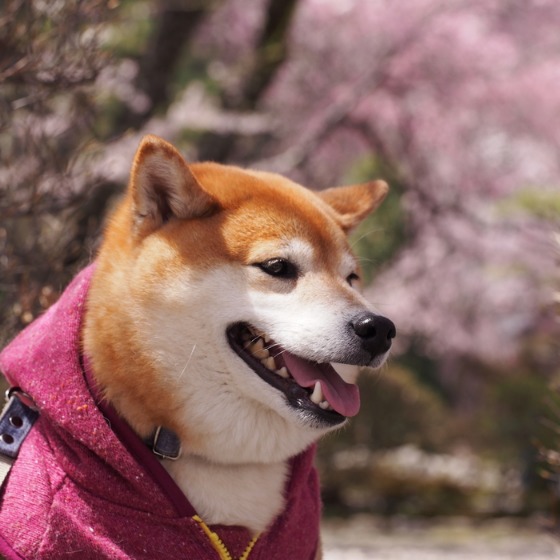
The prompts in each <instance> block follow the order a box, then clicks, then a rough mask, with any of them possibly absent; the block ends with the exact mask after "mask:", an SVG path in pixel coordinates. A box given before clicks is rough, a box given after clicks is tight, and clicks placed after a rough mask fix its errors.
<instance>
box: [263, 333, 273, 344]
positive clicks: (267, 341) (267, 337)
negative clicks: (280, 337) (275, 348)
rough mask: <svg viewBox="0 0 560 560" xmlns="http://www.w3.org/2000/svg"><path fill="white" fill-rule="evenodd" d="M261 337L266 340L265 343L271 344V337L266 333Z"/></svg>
mask: <svg viewBox="0 0 560 560" xmlns="http://www.w3.org/2000/svg"><path fill="white" fill-rule="evenodd" d="M261 336H262V337H263V338H264V341H265V342H266V343H267V344H268V343H269V342H270V340H271V339H270V336H268V335H267V334H266V333H262V334H261Z"/></svg>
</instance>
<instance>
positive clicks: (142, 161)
mask: <svg viewBox="0 0 560 560" xmlns="http://www.w3.org/2000/svg"><path fill="white" fill-rule="evenodd" d="M128 188H129V193H130V195H131V197H132V205H133V212H134V226H135V228H136V232H137V233H138V234H139V235H140V236H141V237H144V236H146V235H148V234H150V233H152V232H153V231H155V230H156V229H158V228H159V227H161V226H162V225H163V224H165V223H167V222H168V221H170V220H172V219H174V218H177V219H182V220H188V219H192V218H201V217H203V216H207V215H210V214H212V213H213V212H215V211H216V210H217V209H218V202H217V201H216V200H215V199H214V198H213V197H212V196H211V195H210V194H208V193H207V192H206V191H205V190H204V189H203V188H202V186H201V185H200V183H199V182H198V181H197V179H196V177H195V176H194V175H193V173H192V171H191V170H190V168H189V166H188V165H187V162H186V161H185V160H184V159H183V157H182V156H181V154H180V153H179V152H178V151H177V150H176V149H175V148H174V147H173V146H172V145H171V144H169V142H166V141H165V140H162V139H161V138H159V137H157V136H153V135H148V136H145V137H144V138H142V141H141V142H140V146H139V147H138V150H137V151H136V155H135V156H134V162H133V164H132V172H131V176H130V183H129V187H128Z"/></svg>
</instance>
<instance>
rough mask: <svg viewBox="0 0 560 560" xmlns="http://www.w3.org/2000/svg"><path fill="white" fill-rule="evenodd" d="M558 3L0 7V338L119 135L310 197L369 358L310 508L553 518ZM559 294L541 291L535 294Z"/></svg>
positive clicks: (52, 274)
mask: <svg viewBox="0 0 560 560" xmlns="http://www.w3.org/2000/svg"><path fill="white" fill-rule="evenodd" d="M559 29H560V2H558V0H410V1H407V2H398V1H396V0H210V1H203V0H182V1H179V0H177V1H175V0H164V1H156V0H151V1H150V0H120V1H119V0H105V1H101V0H78V1H70V0H3V1H0V344H1V345H3V344H5V343H6V342H7V341H8V340H9V339H10V338H11V337H12V336H13V335H14V334H16V333H17V332H18V331H19V330H20V329H22V328H23V327H25V325H26V324H28V323H29V322H30V321H32V320H33V319H34V318H35V317H36V316H37V315H39V314H40V313H42V312H43V311H44V310H45V309H46V308H47V307H48V306H49V305H51V304H52V303H53V302H54V301H55V300H56V299H57V297H58V296H59V294H60V293H61V291H62V290H63V288H64V286H65V285H66V283H67V282H68V280H69V279H70V278H71V277H72V276H73V275H74V274H75V272H76V271H77V270H79V269H80V268H81V267H82V266H84V265H85V264H86V263H88V262H90V260H91V259H93V258H94V256H95V248H96V245H97V243H98V240H99V237H100V234H101V232H102V227H103V222H104V219H105V217H106V215H107V213H108V211H109V210H110V208H111V207H112V205H113V204H114V203H115V201H116V200H117V198H118V196H119V195H120V193H122V191H123V188H124V186H125V185H126V182H127V176H128V172H129V168H130V163H131V159H132V156H133V153H134V150H135V148H136V146H137V144H138V142H139V139H140V138H141V136H142V135H143V134H145V133H154V134H158V135H161V136H163V137H164V138H166V139H167V140H169V141H171V142H173V143H174V144H176V145H177V146H178V147H179V148H180V150H181V151H182V152H183V153H184V154H185V156H186V157H187V158H188V159H190V160H201V159H212V160H217V161H221V162H227V163H234V164H238V165H242V166H250V167H256V168H261V169H267V170H272V171H277V172H280V173H283V174H286V175H288V176H289V177H291V178H293V179H295V180H297V181H299V182H301V183H303V184H305V185H306V186H309V187H310V188H312V189H322V188H325V187H330V186H334V185H338V184H346V183H352V182H358V181H365V180H368V179H371V178H376V177H381V178H384V179H386V180H387V181H388V182H389V183H390V184H391V187H392V190H391V193H390V195H389V197H388V199H387V200H386V201H385V203H384V205H383V206H382V208H381V209H380V210H379V212H378V213H377V214H376V215H374V216H373V217H371V218H370V219H368V220H367V221H366V222H365V223H364V224H363V225H362V227H360V229H359V230H358V231H357V232H356V233H355V234H354V236H353V246H354V247H355V249H356V251H357V252H358V253H359V255H360V257H361V259H362V265H363V269H364V275H365V278H366V279H367V287H366V294H367V296H368V298H369V299H370V300H371V301H372V302H373V303H374V304H375V305H376V306H377V308H378V309H379V310H380V311H381V312H382V313H384V314H385V315H387V316H389V317H391V318H392V319H393V320H394V321H395V323H396V324H397V327H398V330H399V335H398V342H397V346H396V348H395V351H394V354H393V357H392V359H391V362H390V365H389V366H388V367H387V368H386V369H385V370H384V371H382V372H380V373H376V374H371V373H366V374H365V375H364V376H363V377H362V380H361V390H362V401H363V407H362V408H363V409H362V412H361V413H360V415H359V417H357V418H355V419H354V420H353V421H352V422H351V424H350V425H349V426H348V427H347V428H346V429H344V430H343V431H342V432H341V433H338V434H336V435H333V436H331V437H329V438H328V439H327V441H325V442H324V444H323V445H322V446H321V451H320V466H321V470H322V471H323V487H324V499H325V508H326V513H327V514H331V515H338V516H347V515H350V514H356V513H370V514H375V515H377V516H382V517H387V518H389V517H392V516H407V517H413V518H426V517H434V516H445V515H453V516H455V515H463V516H470V517H472V518H474V519H488V518H491V517H496V516H504V515H506V516H516V517H520V518H528V517H531V516H534V515H541V516H547V518H548V519H549V520H551V523H554V522H555V519H556V517H555V516H556V515H558V513H559V511H560V510H559V506H558V499H559V497H560V491H559V489H560V482H559V479H558V478H557V475H558V472H560V455H559V454H558V453H559V452H560V435H559V434H560V399H559V398H558V392H557V387H556V385H555V383H557V382H558V381H559V380H560V366H559V357H560V323H559V321H558V316H557V313H556V312H557V310H555V305H557V303H556V304H555V295H554V294H555V290H558V288H559V287H560V273H559V266H558V265H559V257H560V253H559V249H558V247H559V245H558V244H557V239H555V235H556V234H557V232H560V188H559V177H560V174H559V171H560V169H559V168H560V32H559ZM556 301H558V300H556Z"/></svg>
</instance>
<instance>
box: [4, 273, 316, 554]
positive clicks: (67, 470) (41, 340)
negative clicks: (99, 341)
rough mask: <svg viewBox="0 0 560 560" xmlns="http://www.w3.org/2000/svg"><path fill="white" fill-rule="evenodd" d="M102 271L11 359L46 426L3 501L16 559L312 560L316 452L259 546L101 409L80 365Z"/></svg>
mask: <svg viewBox="0 0 560 560" xmlns="http://www.w3.org/2000/svg"><path fill="white" fill-rule="evenodd" d="M92 274H93V267H92V266H90V267H88V268H86V269H85V270H83V271H82V272H81V273H80V274H79V275H78V276H77V277H76V278H75V279H74V281H73V282H72V283H71V284H70V286H69V287H68V288H67V289H66V291H65V292H64V294H63V295H62V297H61V298H60V300H59V301H58V302H57V303H56V304H55V305H53V306H52V307H51V308H50V309H49V310H48V311H47V312H46V313H45V314H44V315H43V316H42V317H41V318H39V319H38V320H37V321H35V322H34V323H32V324H31V325H30V326H29V327H27V328H26V329H25V330H24V331H23V332H22V333H21V334H20V335H19V336H18V337H16V339H15V340H14V341H13V342H12V343H11V344H10V345H9V346H8V347H7V348H6V349H5V350H4V351H3V352H2V354H0V369H1V370H2V371H3V373H4V374H5V375H6V377H7V378H8V380H9V382H10V383H11V384H12V385H17V386H19V387H21V388H22V389H23V391H25V392H26V393H27V394H29V395H30V396H31V397H32V398H33V400H34V401H35V404H36V406H37V407H38V409H39V418H38V420H37V421H36V422H35V424H34V426H33V428H32V429H31V431H30V433H29V435H28V436H27V438H26V439H25V441H24V443H23V445H22V447H21V449H20V451H19V455H18V457H17V459H16V461H15V463H14V465H13V467H12V470H11V471H10V473H9V475H8V478H7V479H6V481H5V483H4V485H3V487H2V494H1V497H0V554H3V555H4V556H5V557H6V558H8V559H29V560H30V559H44V560H56V559H58V558H64V559H66V558H68V559H70V558H76V559H78V558H79V559H80V560H90V559H91V560H100V559H103V558H111V559H115V560H125V559H146V560H157V559H160V558H162V559H163V558H165V559H166V560H174V559H177V560H179V559H181V560H190V559H192V560H205V559H212V560H224V559H227V560H234V559H236V558H238V559H241V558H242V559H243V560H245V559H248V560H288V559H289V560H312V559H313V558H314V557H315V554H316V550H317V548H318V534H319V516H320V499H319V486H318V480H317V473H316V470H315V468H314V466H313V459H314V455H315V449H314V447H311V448H310V449H308V450H307V451H305V452H304V453H302V454H301V455H299V456H297V457H294V458H293V459H292V461H291V469H292V471H291V477H290V479H289V481H288V483H287V485H286V497H287V502H286V507H285V510H284V512H283V513H282V514H281V515H280V516H279V517H278V518H277V519H276V520H275V522H274V523H273V525H272V527H271V528H270V529H269V530H267V531H266V532H265V533H264V534H262V535H260V536H259V538H258V539H257V540H256V542H254V543H253V542H251V535H250V534H249V532H248V531H247V530H246V529H244V528H242V527H233V526H227V527H226V526H213V527H207V526H206V525H205V524H204V522H203V521H202V520H201V519H200V518H199V517H198V516H197V515H196V512H195V511H194V509H193V508H192V506H191V504H190V503H189V502H188V500H187V498H186V497H185V495H184V494H183V493H182V491H181V490H180V489H179V487H178V486H177V485H176V484H175V482H174V481H173V479H172V478H171V477H170V476H169V475H168V473H167V471H166V470H165V469H164V468H163V466H162V465H161V464H160V463H159V461H158V460H157V459H156V457H155V456H154V455H153V454H152V452H151V451H150V450H149V449H148V447H146V446H145V444H144V443H143V442H142V441H141V440H140V438H138V437H137V436H136V434H134V433H133V432H132V430H131V429H130V427H129V426H128V425H126V424H125V423H124V422H123V421H122V420H121V419H119V418H118V417H117V415H116V413H115V411H114V410H112V409H110V408H108V407H107V406H103V405H101V404H99V402H97V401H96V398H95V396H94V392H92V390H91V389H90V387H89V385H88V381H87V379H86V375H85V372H84V368H83V364H82V359H81V355H80V329H81V325H82V319H83V315H84V307H85V302H86V297H87V292H88V287H89V283H90V279H91V276H92Z"/></svg>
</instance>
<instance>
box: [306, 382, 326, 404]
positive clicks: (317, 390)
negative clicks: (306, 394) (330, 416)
mask: <svg viewBox="0 0 560 560" xmlns="http://www.w3.org/2000/svg"><path fill="white" fill-rule="evenodd" d="M310 398H311V400H312V401H313V402H314V403H315V404H319V403H320V402H321V401H323V400H324V399H325V397H323V389H322V388H321V382H320V381H315V387H313V393H311V397H310Z"/></svg>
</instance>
